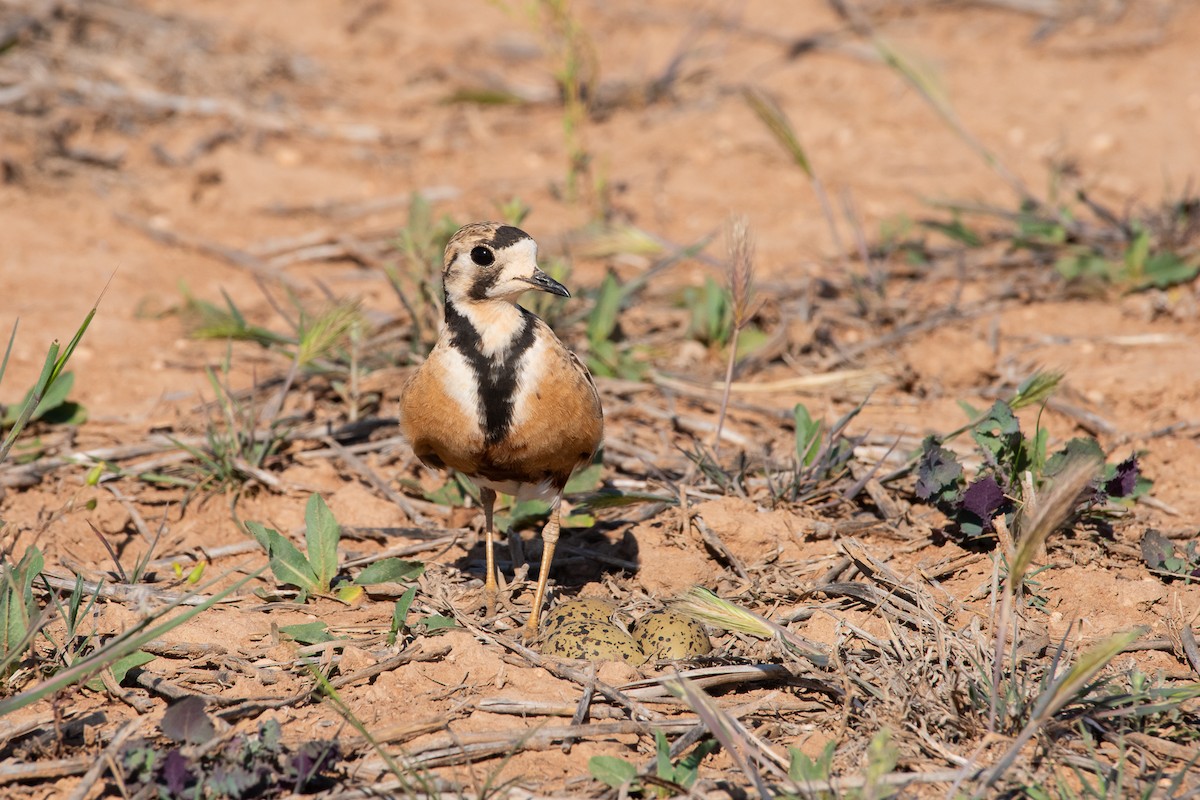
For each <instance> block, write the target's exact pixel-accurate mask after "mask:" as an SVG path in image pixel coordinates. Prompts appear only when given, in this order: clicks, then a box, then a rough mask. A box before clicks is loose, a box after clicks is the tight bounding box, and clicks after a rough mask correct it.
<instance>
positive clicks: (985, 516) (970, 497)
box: [962, 475, 1005, 532]
mask: <svg viewBox="0 0 1200 800" xmlns="http://www.w3.org/2000/svg"><path fill="white" fill-rule="evenodd" d="M1004 502H1005V498H1004V492H1003V491H1002V490H1001V489H1000V484H998V483H996V479H995V478H993V477H992V476H991V475H985V476H984V477H982V478H980V479H978V480H977V481H975V482H974V483H972V484H971V485H970V486H968V487H967V490H966V491H965V492H963V498H962V508H963V511H966V512H967V513H969V514H974V515H975V516H976V517H978V518H979V520H980V522H982V523H983V530H984V531H985V532H986V531H990V530H991V529H992V519H993V518H994V517H995V516H996V512H997V511H999V510H1000V507H1001V506H1003V505H1004Z"/></svg>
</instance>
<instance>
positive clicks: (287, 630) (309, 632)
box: [279, 620, 333, 644]
mask: <svg viewBox="0 0 1200 800" xmlns="http://www.w3.org/2000/svg"><path fill="white" fill-rule="evenodd" d="M279 632H280V633H282V634H284V635H285V636H290V637H291V638H293V639H295V640H296V641H297V642H300V644H320V643H321V642H332V641H333V636H332V635H331V634H330V633H329V626H328V625H326V624H325V623H324V622H321V621H319V620H318V621H315V622H303V623H300V624H298V625H283V626H281V627H280V628H279Z"/></svg>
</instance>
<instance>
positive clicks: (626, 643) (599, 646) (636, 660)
mask: <svg viewBox="0 0 1200 800" xmlns="http://www.w3.org/2000/svg"><path fill="white" fill-rule="evenodd" d="M542 652H543V653H546V654H548V655H552V656H555V657H557V658H564V659H572V660H576V659H584V660H587V661H624V662H626V663H629V664H634V665H637V664H642V663H645V661H646V656H645V654H643V653H642V651H641V649H639V648H638V646H637V642H635V641H634V640H633V637H632V636H630V635H629V634H628V633H626V632H625V631H623V630H621V629H620V628H618V627H617V626H616V625H614V624H612V623H611V622H608V621H606V620H596V619H577V620H571V621H567V622H562V623H561V624H559V625H557V626H556V627H555V628H554V629H553V630H552V631H550V632H549V633H548V634H547V635H546V638H545V642H544V643H543V645H542Z"/></svg>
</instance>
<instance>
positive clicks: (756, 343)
mask: <svg viewBox="0 0 1200 800" xmlns="http://www.w3.org/2000/svg"><path fill="white" fill-rule="evenodd" d="M769 341H771V337H770V336H768V335H767V332H766V331H764V330H763V329H762V328H759V327H758V326H757V325H747V326H746V327H745V328H742V332H741V333H740V334H738V346H737V358H738V359H743V358H745V357H746V356H750V355H754V354H755V353H756V352H758V351H759V350H761V349H762V348H763V345H765V344H766V343H767V342H769Z"/></svg>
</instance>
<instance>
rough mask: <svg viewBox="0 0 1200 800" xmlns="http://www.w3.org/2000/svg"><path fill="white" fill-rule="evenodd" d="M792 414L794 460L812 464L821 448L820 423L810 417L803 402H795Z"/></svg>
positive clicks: (807, 464) (805, 464)
mask: <svg viewBox="0 0 1200 800" xmlns="http://www.w3.org/2000/svg"><path fill="white" fill-rule="evenodd" d="M792 416H793V417H794V418H795V420H796V460H797V461H799V462H800V463H801V464H803V465H804V466H806V467H808V466H812V463H813V461H814V460H816V458H817V453H818V452H820V450H821V423H820V422H817V421H816V420H814V419H813V418H812V415H810V414H809V413H808V409H807V408H805V407H804V404H803V403H796V406H795V408H793V409H792Z"/></svg>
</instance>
